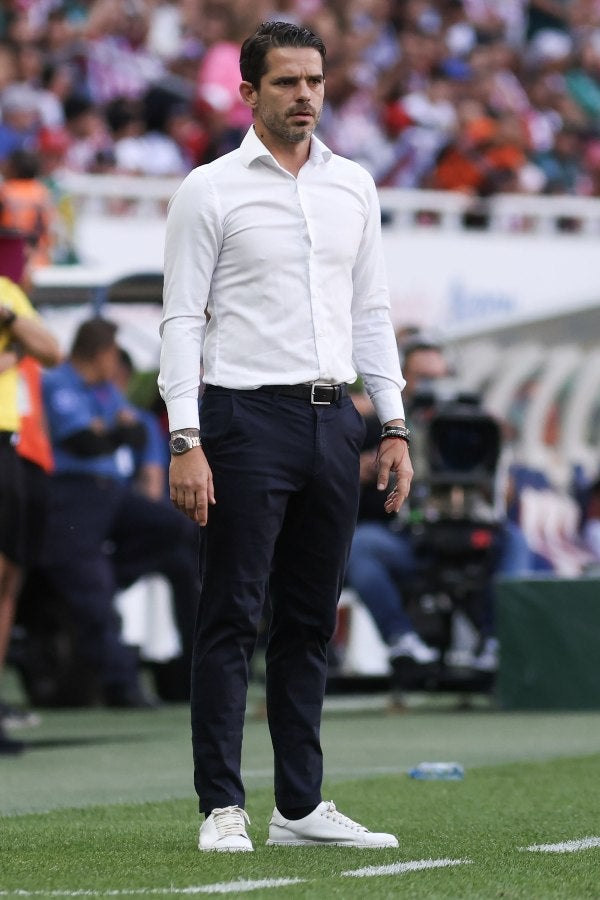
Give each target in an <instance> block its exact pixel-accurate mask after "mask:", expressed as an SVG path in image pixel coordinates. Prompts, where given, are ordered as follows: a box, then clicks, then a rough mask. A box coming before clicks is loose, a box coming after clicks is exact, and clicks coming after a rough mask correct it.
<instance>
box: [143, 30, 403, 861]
mask: <svg viewBox="0 0 600 900" xmlns="http://www.w3.org/2000/svg"><path fill="white" fill-rule="evenodd" d="M324 58H325V47H324V45H323V43H322V41H321V40H320V39H319V38H318V37H317V36H316V35H314V34H313V33H312V32H310V31H308V30H307V29H304V28H300V27H298V26H295V25H291V24H287V23H281V22H269V23H266V24H264V25H261V26H260V27H259V28H258V30H257V31H256V33H255V34H254V35H252V36H251V37H250V38H248V39H247V40H246V41H245V42H244V44H243V46H242V51H241V58H240V68H241V74H242V79H243V80H242V83H241V85H240V93H241V97H242V99H243V101H244V103H245V104H246V105H247V106H248V107H249V109H250V110H251V111H252V113H253V117H254V125H253V127H252V128H251V129H250V130H249V131H248V133H247V135H246V137H245V138H244V140H243V142H242V144H241V147H240V148H239V149H238V150H235V151H233V152H232V153H230V154H227V155H226V156H224V157H221V158H220V159H218V160H216V161H214V162H212V163H210V164H208V165H206V166H201V167H200V168H198V169H196V170H194V171H193V172H192V173H191V174H190V175H189V176H188V177H187V178H186V180H185V181H184V182H183V185H182V186H181V187H180V189H179V190H178V191H177V193H176V194H175V196H174V197H173V199H172V201H171V204H170V208H169V214H168V220H167V237H166V248H165V292H164V316H163V321H162V325H161V332H162V340H163V344H162V354H161V372H160V379H159V383H160V388H161V393H162V395H163V397H164V399H165V401H166V404H167V410H168V414H169V426H170V430H171V434H172V440H171V451H172V454H173V458H172V461H171V465H170V496H171V499H172V500H173V503H174V504H175V506H177V508H178V509H180V510H182V511H183V512H185V513H186V514H187V515H188V516H189V517H191V518H192V519H194V520H195V521H197V522H198V523H199V524H200V525H201V526H206V530H205V531H204V533H203V586H202V594H201V603H200V609H199V615H198V619H197V626H196V635H195V646H194V662H193V670H192V736H193V750H194V762H195V786H196V790H197V792H198V795H199V798H200V810H201V812H203V813H204V814H205V815H206V819H205V821H204V823H203V824H202V826H201V828H200V838H199V848H200V850H225V851H250V850H252V849H253V847H252V843H251V841H250V839H249V837H248V835H247V832H246V827H245V826H246V822H247V821H248V817H247V813H246V811H245V808H244V805H245V794H244V787H243V784H242V780H241V776H240V754H241V744H242V729H243V721H244V712H245V706H246V691H247V683H248V666H249V662H250V658H251V655H252V652H253V649H254V645H255V641H256V630H257V623H258V621H259V618H260V614H261V608H262V605H263V601H264V599H265V595H266V592H267V584H268V582H269V577H270V586H269V594H270V603H271V607H272V616H271V624H270V630H269V636H268V645H267V651H266V696H267V713H268V721H269V728H270V733H271V739H272V743H273V749H274V757H275V800H276V808H275V810H274V812H273V816H272V818H271V823H270V826H269V841H268V842H269V844H285V845H298V844H319V845H323V844H328V843H329V844H344V845H350V846H373V847H384V846H385V847H396V846H397V841H396V838H395V837H393V836H392V835H388V834H373V833H371V832H369V831H367V830H366V829H364V828H363V827H362V826H360V825H358V824H357V823H355V822H353V821H352V820H350V819H348V818H347V817H346V816H343V815H341V814H340V813H338V812H337V811H336V809H335V806H334V805H333V803H331V802H324V801H322V798H321V782H322V772H323V765H322V753H321V746H320V740H319V730H320V719H321V708H322V701H323V695H324V690H325V678H326V647H327V642H328V640H329V639H330V637H331V635H332V633H333V630H334V626H335V620H336V603H337V600H338V597H339V593H340V589H341V585H342V581H343V571H344V567H345V562H346V558H347V554H348V549H349V547H350V542H351V538H352V532H353V529H354V523H355V519H356V510H357V505H358V473H359V455H360V447H361V443H362V439H363V434H364V430H363V424H362V420H361V418H360V416H359V414H358V413H357V411H356V410H355V408H354V405H353V403H352V401H351V399H350V397H349V396H348V395H347V389H346V382H352V381H353V380H354V379H355V377H356V369H355V367H354V366H355V364H356V367H357V368H358V369H359V370H360V371H361V373H362V376H363V379H364V382H365V385H366V388H367V391H368V392H369V394H370V396H371V398H372V400H373V403H374V405H375V408H376V410H377V413H378V415H379V417H380V421H381V422H383V423H385V427H384V431H386V429H387V431H386V436H384V438H383V439H382V442H381V445H380V451H379V457H378V470H379V474H378V482H379V488H380V490H382V491H383V490H385V488H386V486H387V483H388V478H389V475H390V472H394V474H395V476H396V486H395V488H394V490H393V491H392V492H390V494H389V495H388V497H387V499H386V500H385V507H386V509H388V510H389V511H390V512H392V511H397V510H398V509H399V508H400V505H401V503H402V502H403V500H404V499H405V497H406V495H407V493H408V490H409V485H410V479H411V476H412V467H411V464H410V459H409V455H408V451H407V444H406V437H407V432H406V429H405V428H404V422H403V407H402V399H401V387H402V385H403V383H404V382H403V379H402V375H401V372H400V366H399V362H398V354H397V350H396V343H395V339H394V333H393V329H392V327H391V324H390V319H389V297H388V291H387V286H386V281H385V276H384V267H383V254H382V246H381V236H380V211H379V207H378V202H377V195H376V190H375V186H374V183H373V181H372V179H371V177H370V176H369V175H368V174H367V173H366V172H365V171H364V170H363V169H362V168H361V167H360V166H358V165H356V164H355V163H352V162H349V161H347V160H344V159H342V158H340V157H337V156H335V155H333V154H332V153H331V152H330V151H329V150H328V149H327V148H326V147H325V146H324V145H323V144H322V143H321V142H320V141H319V140H317V139H316V138H315V137H314V136H313V132H314V130H315V128H316V125H317V123H318V120H319V116H320V113H321V109H322V105H323V95H324V76H323V62H324ZM201 359H202V362H203V366H204V384H205V391H204V394H203V398H202V406H201V419H202V429H201V432H202V434H201V437H200V430H199V417H198V386H199V372H200V364H201Z"/></svg>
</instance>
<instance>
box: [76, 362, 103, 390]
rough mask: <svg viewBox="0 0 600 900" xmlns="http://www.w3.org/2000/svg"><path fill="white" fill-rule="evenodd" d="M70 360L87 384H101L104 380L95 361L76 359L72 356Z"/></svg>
mask: <svg viewBox="0 0 600 900" xmlns="http://www.w3.org/2000/svg"><path fill="white" fill-rule="evenodd" d="M69 362H70V363H71V365H72V366H73V368H74V369H75V371H76V372H77V373H78V374H79V375H80V376H81V378H82V379H83V380H84V381H85V383H86V384H99V383H100V382H101V381H102V378H100V377H99V374H98V372H97V371H96V367H95V365H94V363H93V362H91V361H90V360H87V359H74V358H73V357H71V359H70V360H69Z"/></svg>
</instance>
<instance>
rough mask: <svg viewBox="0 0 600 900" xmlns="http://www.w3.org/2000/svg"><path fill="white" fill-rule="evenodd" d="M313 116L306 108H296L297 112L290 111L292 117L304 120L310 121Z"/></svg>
mask: <svg viewBox="0 0 600 900" xmlns="http://www.w3.org/2000/svg"><path fill="white" fill-rule="evenodd" d="M313 118H314V116H313V114H312V113H311V112H309V111H308V110H306V109H299V110H296V112H293V113H290V119H302V121H305V122H308V121H310V120H311V119H313Z"/></svg>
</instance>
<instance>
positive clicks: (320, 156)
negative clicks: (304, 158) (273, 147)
mask: <svg viewBox="0 0 600 900" xmlns="http://www.w3.org/2000/svg"><path fill="white" fill-rule="evenodd" d="M240 153H241V159H242V163H243V164H244V165H245V166H246V167H249V166H250V165H251V164H252V163H253V162H254V160H255V159H264V158H266V157H268V158H271V159H273V154H272V153H271V151H270V150H267V148H266V147H265V145H264V144H263V142H262V141H261V139H260V138H259V137H258V136H257V134H256V132H255V130H254V126H253V125H251V126H250V128H249V129H248V131H247V132H246V136H245V137H244V140H243V141H242V143H241V145H240ZM332 155H333V154H332V152H331V150H330V149H329V147H327V146H325V144H324V143H323V141H320V140H319V138H317V137H315V136H314V134H313V135H312V137H311V139H310V156H309V160H310V162H311V163H312V164H313V165H314V166H316V165H318V164H319V163H322V162H328V161H329V160H330V159H331V157H332Z"/></svg>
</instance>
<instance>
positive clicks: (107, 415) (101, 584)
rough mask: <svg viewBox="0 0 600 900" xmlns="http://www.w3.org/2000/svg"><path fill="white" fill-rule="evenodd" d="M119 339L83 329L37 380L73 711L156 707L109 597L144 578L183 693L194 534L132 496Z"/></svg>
mask: <svg viewBox="0 0 600 900" xmlns="http://www.w3.org/2000/svg"><path fill="white" fill-rule="evenodd" d="M116 331H117V329H116V326H115V325H114V324H113V323H112V322H107V321H104V320H102V319H92V320H89V321H86V322H84V323H83V324H82V325H81V326H80V327H79V329H78V331H77V334H76V336H75V339H74V342H73V346H72V350H71V354H70V356H69V358H68V359H67V361H66V362H64V363H63V364H62V365H61V366H59V367H58V368H57V369H55V370H54V371H53V372H50V373H47V374H46V376H45V378H44V385H43V390H44V403H45V408H46V413H47V416H48V422H49V426H50V434H51V439H52V444H53V450H54V457H55V473H54V476H53V478H52V480H51V484H50V502H49V527H48V530H47V540H46V545H45V553H44V567H45V570H46V573H47V576H48V578H49V580H50V582H51V584H52V586H53V588H54V590H55V591H56V593H57V595H58V596H59V597H60V598H63V599H64V601H65V602H66V604H67V608H68V610H69V613H70V617H71V621H72V625H73V628H74V629H75V634H76V644H75V648H74V649H75V664H76V665H77V667H78V669H77V670H78V672H79V682H80V684H81V685H82V686H85V687H86V689H87V694H86V696H84V697H83V698H81V697H80V698H76V700H77V702H94V701H101V702H104V703H106V704H108V705H109V706H117V707H130V708H135V707H148V706H153V705H154V702H155V701H154V700H153V698H149V697H148V696H147V694H146V693H145V692H144V691H143V689H142V687H141V684H140V680H139V665H138V660H137V655H136V653H135V652H134V651H133V649H132V648H130V647H127V646H125V645H124V644H123V642H122V640H121V635H120V624H119V621H118V619H117V617H116V614H115V610H114V605H113V600H114V594H115V591H116V590H117V588H124V587H128V586H129V585H131V584H133V582H134V581H136V580H137V579H138V578H139V577H141V576H142V575H145V574H150V573H159V574H163V575H164V576H165V577H166V578H167V580H168V581H169V582H170V584H171V586H172V589H173V601H174V606H175V610H174V611H175V617H176V620H177V624H178V627H179V631H180V637H181V642H182V645H183V647H184V657H185V667H184V668H185V672H186V675H185V677H184V682H185V683H184V686H185V689H186V690H189V658H190V649H191V628H192V621H193V615H194V609H195V600H196V594H197V589H198V583H197V579H198V575H197V562H196V555H195V554H196V552H197V548H195V546H194V542H195V541H197V529H190V528H189V524H190V523H188V522H186V521H185V520H184V519H183V517H182V516H179V515H178V514H177V512H176V510H175V509H174V508H173V507H172V506H171V505H170V504H167V503H165V502H161V501H154V500H150V499H148V498H147V497H145V496H143V495H142V494H141V493H138V492H137V491H134V490H132V489H131V487H130V484H129V482H130V476H131V471H132V470H131V451H132V450H133V451H140V450H142V449H143V447H144V444H145V441H146V432H145V428H144V425H143V423H142V422H141V421H140V419H139V417H138V415H137V413H136V412H135V410H134V409H133V408H132V407H131V405H130V404H129V403H128V402H127V400H126V398H125V397H124V396H123V394H122V392H121V391H120V390H119V389H118V388H117V387H116V385H115V384H114V383H113V379H114V377H115V374H116V368H117V364H118V358H119V356H118V347H117V344H116V341H115V335H116ZM71 702H74V701H73V700H71Z"/></svg>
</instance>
